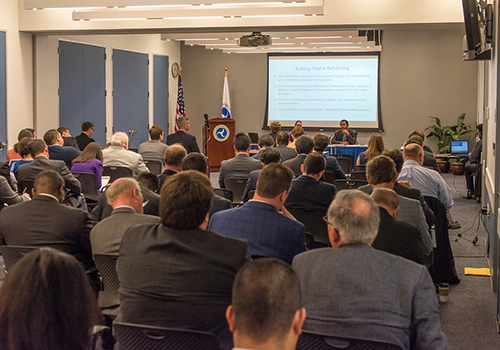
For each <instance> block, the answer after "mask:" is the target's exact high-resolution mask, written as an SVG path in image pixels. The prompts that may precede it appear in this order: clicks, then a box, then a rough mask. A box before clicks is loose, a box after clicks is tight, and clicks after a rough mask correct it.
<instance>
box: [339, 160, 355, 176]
mask: <svg viewBox="0 0 500 350" xmlns="http://www.w3.org/2000/svg"><path fill="white" fill-rule="evenodd" d="M337 162H338V163H339V165H340V168H341V169H342V171H343V172H344V173H345V174H350V173H351V170H352V163H351V160H350V159H349V158H344V157H342V158H340V156H337Z"/></svg>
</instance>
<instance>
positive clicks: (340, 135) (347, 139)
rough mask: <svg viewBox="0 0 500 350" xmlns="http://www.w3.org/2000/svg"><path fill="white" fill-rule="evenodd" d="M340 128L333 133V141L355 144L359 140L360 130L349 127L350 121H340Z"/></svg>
mask: <svg viewBox="0 0 500 350" xmlns="http://www.w3.org/2000/svg"><path fill="white" fill-rule="evenodd" d="M339 125H340V130H337V131H335V132H334V133H333V137H332V143H337V144H339V143H340V144H343V145H345V146H347V145H355V144H356V143H357V141H358V132H357V131H356V130H354V129H350V128H349V122H348V121H347V120H346V119H342V120H341V121H340V123H339Z"/></svg>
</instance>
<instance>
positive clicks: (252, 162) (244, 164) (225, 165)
mask: <svg viewBox="0 0 500 350" xmlns="http://www.w3.org/2000/svg"><path fill="white" fill-rule="evenodd" d="M257 169H262V164H260V161H258V160H257V159H252V158H250V157H249V156H248V154H246V153H239V154H237V155H236V156H235V157H234V158H231V159H228V160H223V161H222V163H221V165H220V171H219V187H220V188H226V185H225V184H224V179H225V178H230V179H240V180H243V179H244V180H246V179H248V176H249V175H250V173H251V172H252V171H254V170H257Z"/></svg>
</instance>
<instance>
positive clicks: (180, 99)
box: [175, 74, 186, 131]
mask: <svg viewBox="0 0 500 350" xmlns="http://www.w3.org/2000/svg"><path fill="white" fill-rule="evenodd" d="M185 116H186V108H185V106H184V89H183V88H182V79H181V74H179V88H178V89H177V113H176V115H175V131H177V130H178V129H177V118H179V117H185Z"/></svg>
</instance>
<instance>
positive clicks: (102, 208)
mask: <svg viewBox="0 0 500 350" xmlns="http://www.w3.org/2000/svg"><path fill="white" fill-rule="evenodd" d="M139 186H140V187H141V192H142V196H143V197H144V202H146V201H147V204H146V206H145V207H144V214H147V215H153V216H159V215H160V214H159V213H160V195H158V194H156V193H154V192H153V191H151V190H150V189H148V188H147V187H145V186H143V185H139ZM112 212H113V207H112V206H111V205H109V204H108V199H107V198H106V194H105V193H103V195H102V196H101V198H99V201H98V202H97V205H96V206H95V207H94V209H92V213H90V216H91V217H92V219H93V220H95V221H101V220H104V219H105V218H107V217H108V216H110V215H111V213H112Z"/></svg>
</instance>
